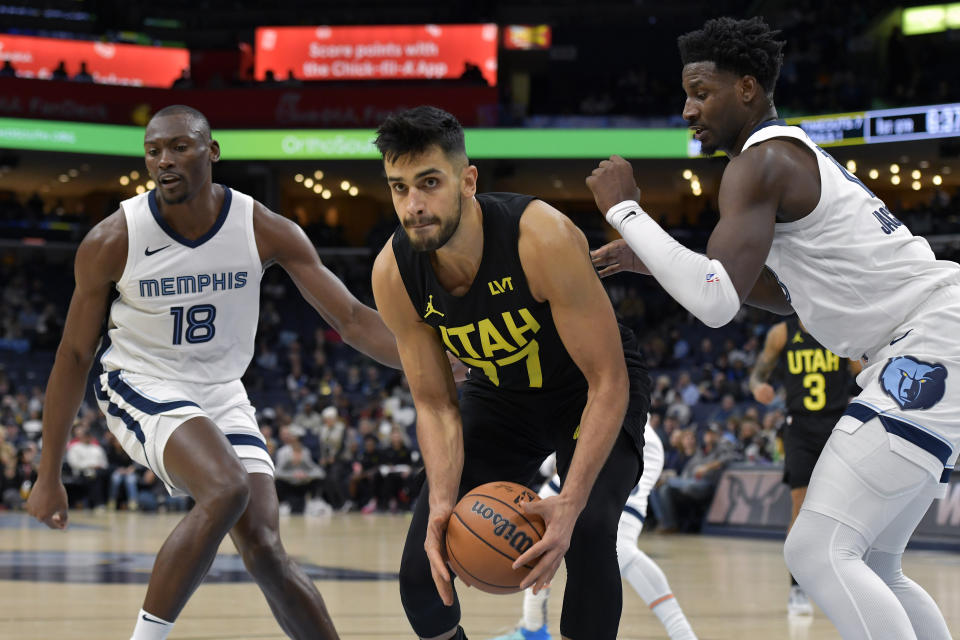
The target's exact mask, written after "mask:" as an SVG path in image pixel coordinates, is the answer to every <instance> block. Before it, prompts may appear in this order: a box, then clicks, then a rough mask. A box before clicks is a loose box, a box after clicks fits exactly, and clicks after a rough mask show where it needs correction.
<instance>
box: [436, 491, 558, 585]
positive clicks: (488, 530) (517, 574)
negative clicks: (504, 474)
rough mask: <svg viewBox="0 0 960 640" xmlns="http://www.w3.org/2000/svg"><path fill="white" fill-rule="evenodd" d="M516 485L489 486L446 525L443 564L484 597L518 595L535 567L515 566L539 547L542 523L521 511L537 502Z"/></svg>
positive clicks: (463, 500) (471, 494) (467, 497)
mask: <svg viewBox="0 0 960 640" xmlns="http://www.w3.org/2000/svg"><path fill="white" fill-rule="evenodd" d="M539 499H540V496H538V495H537V494H536V493H534V492H533V491H530V490H529V489H527V488H526V487H524V486H523V485H520V484H517V483H515V482H488V483H487V484H483V485H480V486H479V487H477V488H476V489H473V490H472V491H470V492H469V493H467V494H466V495H465V496H463V498H461V499H460V502H458V503H457V506H456V507H455V508H454V509H453V515H451V516H450V522H449V523H448V525H447V558H448V559H449V560H450V566H451V567H452V568H453V570H454V572H456V574H457V577H458V578H460V579H461V580H463V581H464V582H465V583H466V584H467V585H469V586H471V587H476V588H477V589H480V590H481V591H486V592H487V593H516V592H517V591H520V582H521V581H522V580H523V579H524V578H526V577H527V574H528V573H530V569H532V568H533V565H530V564H525V565H524V566H522V567H521V568H519V569H517V570H514V569H513V567H512V565H513V562H514V561H515V560H516V559H517V558H519V557H520V555H521V554H523V553H524V552H525V551H526V550H527V549H529V548H530V547H532V546H533V545H534V544H536V543H537V542H539V541H540V539H541V538H542V537H543V532H544V530H546V525H545V524H544V522H543V518H541V517H540V516H538V515H534V514H526V513H524V512H523V511H522V510H521V507H520V505H521V504H522V503H523V502H532V501H536V500H539Z"/></svg>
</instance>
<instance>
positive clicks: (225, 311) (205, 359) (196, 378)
mask: <svg viewBox="0 0 960 640" xmlns="http://www.w3.org/2000/svg"><path fill="white" fill-rule="evenodd" d="M223 190H224V199H223V208H222V209H221V210H220V214H219V215H218V217H217V220H216V222H214V224H213V227H211V229H210V231H209V232H207V233H206V234H204V235H203V236H201V237H200V238H197V239H196V240H189V239H188V238H185V237H183V236H181V235H180V234H178V233H177V232H176V231H174V230H173V229H172V228H171V227H170V226H169V225H168V224H167V223H166V221H165V220H164V219H163V217H162V216H161V214H160V210H159V208H158V207H157V202H156V195H155V192H154V191H149V192H147V193H145V194H142V195H139V196H136V197H134V198H130V199H129V200H124V201H123V202H122V203H121V205H120V206H121V208H122V210H123V214H124V217H125V218H126V221H127V238H128V242H129V248H128V250H127V264H126V267H125V268H124V270H123V275H122V276H121V278H120V280H119V281H118V282H117V291H118V292H119V293H120V297H119V298H117V299H116V300H115V301H114V303H113V306H112V307H111V308H110V318H109V321H108V325H107V336H106V337H105V338H104V340H103V343H102V345H101V350H100V351H101V354H102V355H101V356H100V364H101V365H102V366H103V368H104V369H105V370H107V371H110V370H116V369H122V370H124V371H129V372H132V373H139V374H143V375H148V376H154V377H157V378H165V379H171V380H182V381H187V382H199V383H216V382H227V381H230V380H237V379H239V378H240V377H241V376H242V375H243V373H244V371H246V369H247V366H248V365H249V364H250V360H251V358H252V357H253V350H254V336H255V335H256V331H257V319H258V317H259V315H260V277H261V275H262V274H263V267H262V265H261V263H260V255H259V253H258V251H257V244H256V241H255V240H254V234H253V198H251V197H250V196H248V195H245V194H242V193H238V192H236V191H232V190H231V189H229V188H227V187H223Z"/></svg>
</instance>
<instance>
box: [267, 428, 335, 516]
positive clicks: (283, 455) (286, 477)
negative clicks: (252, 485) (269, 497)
mask: <svg viewBox="0 0 960 640" xmlns="http://www.w3.org/2000/svg"><path fill="white" fill-rule="evenodd" d="M275 475H276V482H277V499H278V500H279V501H280V503H281V504H287V505H289V507H290V512H291V513H303V511H304V509H305V508H306V504H307V500H308V499H310V498H319V497H320V495H321V489H322V482H323V476H324V474H323V469H321V468H320V466H319V465H318V464H317V463H316V462H314V461H313V458H312V457H311V455H310V450H309V449H307V448H306V447H305V446H303V443H302V442H300V439H299V438H295V439H293V440H291V441H290V443H289V444H287V445H284V446H283V447H280V449H279V450H278V451H277V461H276V470H275Z"/></svg>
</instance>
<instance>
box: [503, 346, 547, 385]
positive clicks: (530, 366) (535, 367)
mask: <svg viewBox="0 0 960 640" xmlns="http://www.w3.org/2000/svg"><path fill="white" fill-rule="evenodd" d="M524 358H526V360H527V377H528V378H529V379H530V387H531V388H532V389H539V388H541V387H542V386H543V371H542V370H541V368H540V345H539V344H537V341H536V340H531V341H530V342H528V343H527V346H525V347H524V348H523V349H521V350H520V351H517V352H516V353H514V354H512V355H509V356H507V357H505V358H500V359H499V360H497V364H498V365H501V366H504V365H508V364H513V363H514V362H519V361H520V360H522V359H524Z"/></svg>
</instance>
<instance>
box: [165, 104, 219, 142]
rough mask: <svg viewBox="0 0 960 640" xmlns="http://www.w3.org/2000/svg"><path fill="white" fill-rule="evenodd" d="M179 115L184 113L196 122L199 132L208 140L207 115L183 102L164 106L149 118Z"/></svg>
mask: <svg viewBox="0 0 960 640" xmlns="http://www.w3.org/2000/svg"><path fill="white" fill-rule="evenodd" d="M181 115H185V116H187V117H188V118H189V119H191V120H193V121H194V122H196V123H197V124H198V125H199V127H200V134H201V135H203V136H204V137H205V138H206V139H207V140H210V137H211V136H210V122H209V121H208V120H207V116H205V115H203V114H202V113H200V112H199V111H197V110H196V109H194V108H193V107H188V106H187V105H185V104H172V105H170V106H169V107H164V108H163V109H160V110H159V111H157V112H156V113H155V114H153V117H151V118H150V119H151V120H153V118H162V117H164V116H181Z"/></svg>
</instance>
